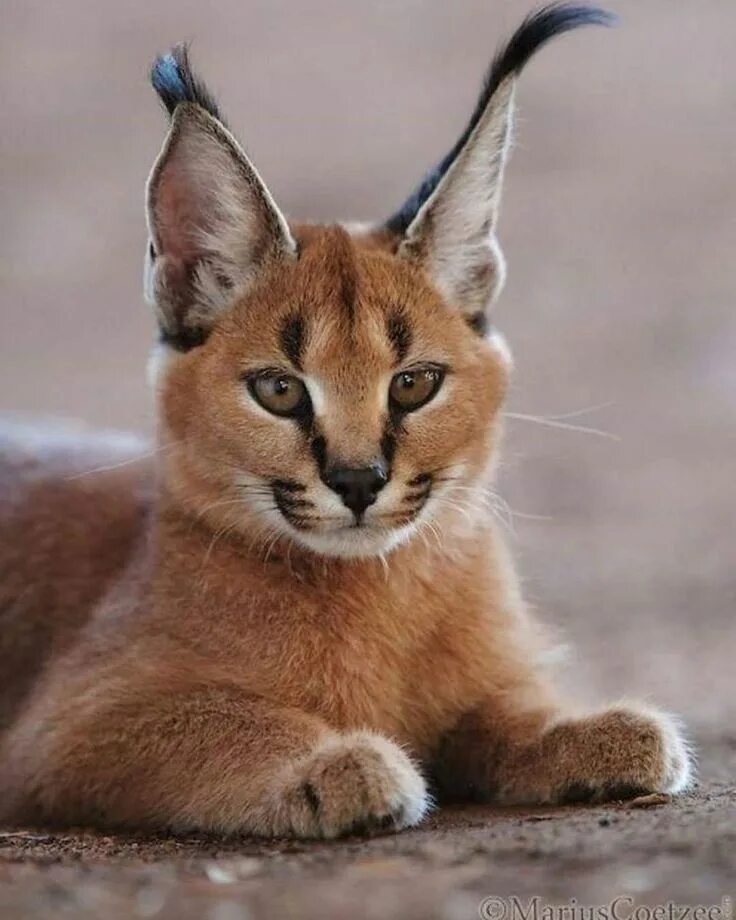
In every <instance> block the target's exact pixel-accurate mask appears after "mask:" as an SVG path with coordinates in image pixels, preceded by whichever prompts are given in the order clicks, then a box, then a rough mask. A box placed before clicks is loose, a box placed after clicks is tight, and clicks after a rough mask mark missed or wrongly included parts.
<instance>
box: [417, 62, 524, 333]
mask: <svg viewBox="0 0 736 920" xmlns="http://www.w3.org/2000/svg"><path fill="white" fill-rule="evenodd" d="M513 109H514V79H513V77H508V78H507V79H506V80H505V81H503V82H502V83H501V84H500V86H499V87H498V89H497V90H496V92H495V93H494V94H493V96H492V97H491V99H490V101H489V103H488V106H487V108H486V110H485V111H484V112H483V114H482V116H481V118H480V120H479V121H478V123H477V125H476V127H475V129H474V130H473V132H472V133H471V135H470V137H469V138H468V140H467V141H466V142H465V145H464V147H463V148H462V149H461V151H460V152H459V153H458V154H457V156H456V157H455V159H454V161H453V162H452V164H451V166H450V167H449V168H448V170H447V172H446V173H445V175H444V176H443V178H442V180H441V181H440V183H439V185H438V186H437V188H436V189H435V190H434V192H433V193H432V195H430V197H429V198H428V199H427V200H426V201H425V203H424V204H423V206H422V207H421V208H420V210H419V211H418V213H417V215H416V217H415V218H414V220H413V222H412V223H411V225H410V226H409V228H408V230H407V231H406V237H405V239H404V242H403V243H402V245H401V247H400V248H399V253H400V254H401V255H403V256H405V257H409V258H418V259H419V260H421V261H422V262H423V263H424V265H425V267H426V269H427V271H428V272H429V274H430V275H431V277H432V279H433V281H434V283H435V285H436V286H437V288H438V289H439V291H440V292H441V293H442V294H443V295H444V297H445V298H446V299H447V300H448V301H449V302H450V303H453V304H457V305H458V306H459V307H460V309H462V310H463V312H465V313H467V314H469V315H471V316H472V315H474V314H476V313H478V312H479V311H481V310H483V309H485V308H486V307H487V304H488V303H489V302H491V301H492V300H493V299H494V298H495V297H497V296H498V293H499V292H500V290H501V288H502V287H503V283H504V279H505V275H506V266H505V262H504V259H503V255H502V253H501V250H500V248H499V245H498V242H497V240H496V236H495V232H496V225H497V223H498V214H499V208H500V201H501V190H502V186H503V176H504V167H505V164H506V160H507V159H508V156H509V152H510V149H511V131H512V121H513Z"/></svg>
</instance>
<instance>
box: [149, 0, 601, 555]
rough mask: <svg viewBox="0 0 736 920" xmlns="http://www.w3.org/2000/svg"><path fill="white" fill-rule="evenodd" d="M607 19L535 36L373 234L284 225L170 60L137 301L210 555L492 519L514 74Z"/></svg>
mask: <svg viewBox="0 0 736 920" xmlns="http://www.w3.org/2000/svg"><path fill="white" fill-rule="evenodd" d="M610 22H611V17H610V16H609V15H608V14H607V13H604V12H603V11H601V10H597V9H594V8H592V7H585V6H580V5H568V4H550V5H549V6H547V7H545V8H544V9H543V10H542V11H540V12H539V13H538V14H536V15H533V16H530V17H529V18H528V19H527V20H525V21H524V23H522V25H521V27H520V28H519V29H518V30H517V32H516V33H515V34H514V36H513V37H512V39H511V40H510V41H509V43H508V44H507V45H506V46H505V47H504V48H503V49H502V50H501V51H500V52H499V53H498V55H497V56H496V57H495V58H494V60H493V62H492V64H491V68H490V70H489V71H488V73H487V75H486V78H485V80H484V83H483V87H482V90H481V95H480V98H479V100H478V103H477V104H476V107H475V109H474V111H473V114H472V116H471V118H470V120H469V122H468V124H467V126H466V128H465V130H464V131H463V133H462V134H461V136H460V138H459V139H458V141H457V143H456V144H455V145H454V146H453V148H452V150H451V151H450V152H449V153H448V154H447V155H446V156H445V157H444V158H443V159H442V160H441V161H440V163H439V165H438V166H437V167H436V168H435V169H434V170H432V171H431V172H430V173H429V175H428V176H426V177H425V179H424V180H423V181H422V182H421V183H420V185H419V186H418V188H417V190H416V191H415V192H414V193H413V194H412V195H410V197H409V198H408V199H407V201H406V202H405V203H404V205H402V207H401V208H400V209H399V210H398V211H397V212H396V213H395V214H394V215H393V216H391V217H390V218H389V219H388V220H387V221H385V222H384V223H383V224H380V225H376V226H375V227H373V228H368V229H366V228H360V227H356V228H353V229H352V230H348V229H346V228H344V227H339V226H332V227H315V226H302V227H292V226H290V225H289V223H288V222H287V220H286V218H285V217H284V215H283V214H282V213H281V211H280V210H279V208H278V207H277V205H276V203H275V202H274V200H273V198H272V196H271V194H270V192H269V191H268V189H267V187H266V185H265V184H264V182H263V180H262V179H261V177H260V175H259V174H258V172H257V171H256V169H255V167H254V166H253V164H252V163H251V162H250V160H249V159H248V158H247V156H246V155H245V153H244V152H243V150H242V148H241V147H240V146H239V144H238V143H237V141H236V140H235V138H234V137H233V136H232V134H231V133H230V131H229V130H228V129H227V127H226V126H225V123H224V121H223V119H222V116H221V115H220V112H219V110H218V108H217V105H216V104H215V102H214V100H213V98H212V96H211V95H210V93H209V92H208V91H207V89H206V88H205V86H204V84H203V83H202V82H201V80H199V79H198V78H197V77H195V76H194V74H193V73H192V71H191V68H190V66H189V60H188V55H187V50H186V48H185V47H178V48H176V49H175V50H174V51H173V52H172V53H171V54H169V55H165V56H164V57H161V58H159V59H157V61H156V62H155V63H154V66H153V70H152V82H153V85H154V88H155V89H156V91H157V93H158V95H159V97H160V99H161V101H162V102H163V103H164V106H165V107H166V108H167V110H168V111H169V114H170V115H171V126H170V129H169V133H168V136H167V138H166V141H165V143H164V146H163V149H162V151H161V153H160V155H159V157H158V160H157V161H156V164H155V166H154V168H153V172H152V174H151V178H150V180H149V183H148V189H147V203H148V210H147V216H148V227H149V233H150V244H149V249H148V254H147V258H146V290H147V294H148V298H149V300H150V302H151V303H152V305H153V307H154V309H155V312H156V316H157V319H158V323H159V327H160V333H161V342H162V345H161V348H162V349H163V350H165V351H166V352H167V354H168V357H167V360H166V362H165V365H164V366H163V372H162V374H161V376H160V378H159V384H160V393H161V428H162V432H163V439H164V444H163V445H162V451H161V456H162V458H163V460H162V466H163V473H164V479H165V483H166V485H167V487H168V492H169V494H173V495H174V496H175V497H176V500H177V501H178V503H179V505H180V506H184V507H186V508H188V509H189V511H190V512H192V513H193V514H194V515H195V516H196V518H197V519H201V520H204V521H206V522H207V524H208V525H209V526H210V527H211V528H212V529H214V531H215V538H214V539H216V538H217V536H218V535H220V534H224V533H226V532H228V531H233V532H238V533H240V534H242V535H244V536H246V537H248V536H250V539H251V541H255V542H260V543H263V542H266V543H268V541H278V540H279V539H280V538H286V539H288V540H290V541H292V542H295V543H297V544H299V545H301V546H303V547H307V548H309V549H311V550H313V551H316V552H318V553H322V554H326V555H341V556H365V555H376V554H382V553H384V552H387V551H388V550H390V549H391V548H392V547H394V546H396V545H397V544H399V543H401V542H402V541H406V540H408V539H410V538H412V537H413V536H414V535H415V534H417V533H419V532H421V530H422V528H423V527H426V528H429V530H430V532H433V531H434V524H435V522H439V523H444V521H445V520H446V519H447V518H448V517H450V516H452V517H453V518H454V519H457V517H458V515H464V516H466V517H467V518H468V519H469V521H470V522H471V523H472V522H473V520H474V519H477V517H478V515H479V514H480V513H482V512H483V510H484V509H483V505H484V503H483V495H482V493H481V491H480V490H479V488H478V485H479V480H481V479H482V478H483V477H484V475H485V474H486V472H487V471H488V469H489V467H490V465H491V463H492V459H493V454H494V447H495V442H496V437H497V429H498V424H497V419H498V412H499V407H500V405H501V401H502V399H503V394H504V390H505V385H506V375H507V371H508V364H509V362H508V356H507V352H506V350H505V348H504V346H503V343H502V340H500V338H499V337H498V336H497V335H495V334H493V333H492V332H491V331H490V324H489V322H488V311H489V309H490V305H491V304H492V302H493V301H494V299H495V297H496V296H497V294H498V292H499V291H500V289H501V286H502V284H503V280H504V261H503V258H502V255H501V251H500V249H499V246H498V242H497V238H496V226H497V223H498V213H499V203H500V196H501V188H502V185H503V174H504V167H505V163H506V160H507V157H508V153H509V147H510V137H511V123H512V116H513V104H514V88H515V83H516V76H517V75H518V73H519V72H520V70H521V69H522V67H523V66H524V65H525V63H526V62H527V60H528V59H529V58H530V56H531V55H532V54H533V53H534V51H535V50H536V49H537V48H539V47H541V46H542V45H543V44H545V43H546V42H547V41H548V40H549V39H550V38H551V37H553V36H554V35H557V34H560V33H562V32H567V31H569V30H570V29H573V28H576V27H577V26H580V25H587V24H609V23H610Z"/></svg>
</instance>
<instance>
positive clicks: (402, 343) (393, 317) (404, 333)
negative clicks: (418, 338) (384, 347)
mask: <svg viewBox="0 0 736 920" xmlns="http://www.w3.org/2000/svg"><path fill="white" fill-rule="evenodd" d="M386 334H387V335H388V340H389V342H390V343H391V347H392V348H393V350H394V354H395V355H396V361H397V363H398V364H401V363H402V361H403V360H404V358H405V357H406V355H407V353H408V351H409V349H410V348H411V339H412V336H411V329H410V328H409V324H408V323H407V321H406V319H405V317H404V316H403V315H402V313H401V312H400V311H398V310H394V311H393V312H392V313H390V314H389V317H388V320H387V322H386Z"/></svg>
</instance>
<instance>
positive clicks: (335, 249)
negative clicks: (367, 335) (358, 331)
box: [329, 227, 358, 325]
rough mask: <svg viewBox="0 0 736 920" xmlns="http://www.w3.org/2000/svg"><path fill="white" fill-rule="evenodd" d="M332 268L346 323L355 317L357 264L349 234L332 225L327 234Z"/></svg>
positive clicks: (351, 321)
mask: <svg viewBox="0 0 736 920" xmlns="http://www.w3.org/2000/svg"><path fill="white" fill-rule="evenodd" d="M329 245H330V254H329V258H330V261H331V264H332V270H333V271H334V273H335V289H336V290H335V293H336V294H337V297H338V299H339V301H340V304H341V306H342V308H343V311H344V313H345V316H346V317H347V320H348V323H350V325H352V323H353V321H354V319H355V301H356V297H357V289H358V266H357V265H356V263H355V250H354V247H353V241H352V240H351V239H350V235H349V234H348V232H347V231H346V230H343V228H342V227H332V228H331V232H330V235H329Z"/></svg>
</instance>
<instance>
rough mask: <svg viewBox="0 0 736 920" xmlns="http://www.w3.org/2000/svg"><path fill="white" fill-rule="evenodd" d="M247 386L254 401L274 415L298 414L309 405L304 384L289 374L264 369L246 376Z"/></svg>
mask: <svg viewBox="0 0 736 920" xmlns="http://www.w3.org/2000/svg"><path fill="white" fill-rule="evenodd" d="M248 388H249V389H250V392H251V395H252V396H253V398H254V399H255V401H256V402H257V403H260V404H261V405H262V406H263V408H264V409H268V411H269V412H272V413H273V414H274V415H286V416H291V415H300V414H301V413H303V412H304V411H306V410H307V409H308V407H309V394H308V393H307V388H306V386H305V385H304V383H303V382H302V381H301V380H300V379H299V378H298V377H293V376H292V375H291V374H280V373H279V372H278V371H264V372H262V373H260V374H255V375H254V376H253V377H249V378H248Z"/></svg>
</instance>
